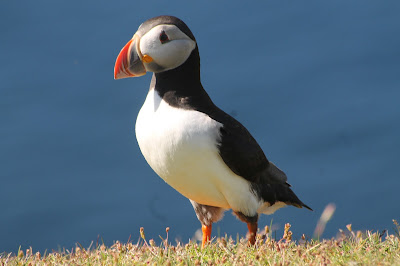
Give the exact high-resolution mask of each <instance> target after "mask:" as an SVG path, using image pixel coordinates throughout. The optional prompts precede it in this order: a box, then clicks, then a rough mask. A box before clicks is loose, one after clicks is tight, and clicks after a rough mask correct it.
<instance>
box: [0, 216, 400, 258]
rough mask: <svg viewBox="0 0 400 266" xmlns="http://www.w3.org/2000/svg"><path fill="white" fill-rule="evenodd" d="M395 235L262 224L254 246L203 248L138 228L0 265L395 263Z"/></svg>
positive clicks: (228, 243) (229, 243)
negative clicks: (312, 234)
mask: <svg viewBox="0 0 400 266" xmlns="http://www.w3.org/2000/svg"><path fill="white" fill-rule="evenodd" d="M394 224H395V226H396V228H397V232H395V234H388V233H387V232H383V233H379V232H376V233H372V232H370V231H367V232H365V233H362V232H360V231H358V232H354V231H353V230H352V228H351V225H348V226H347V231H346V233H345V232H342V231H341V232H340V234H339V236H338V237H337V238H335V239H330V240H322V241H319V240H310V241H308V240H306V238H305V237H304V235H303V237H302V239H300V240H299V241H293V240H292V232H291V231H290V225H289V224H286V225H285V232H284V235H283V238H282V239H280V240H278V241H277V240H274V239H271V233H269V230H268V227H266V230H265V232H266V235H265V234H264V235H258V236H257V242H256V245H255V246H250V247H249V246H248V244H247V241H246V240H245V239H241V240H240V241H239V243H237V242H236V241H234V240H233V239H232V238H226V237H225V238H224V237H221V238H218V239H214V240H213V241H212V243H211V244H209V245H208V246H207V247H206V248H204V249H201V247H200V245H199V244H198V243H189V244H180V243H178V244H177V245H175V246H172V245H170V244H168V228H167V239H166V240H164V241H163V243H162V244H161V245H160V246H157V245H156V244H155V242H154V241H153V240H149V241H147V240H146V238H145V234H144V230H143V229H142V228H141V231H140V234H141V238H142V239H141V240H140V241H139V242H138V243H137V244H132V243H127V244H122V243H120V242H116V243H115V244H114V245H113V246H111V247H105V246H104V245H99V246H97V247H94V248H87V249H85V248H82V247H76V248H75V249H73V250H71V251H69V250H65V251H62V252H52V253H50V254H47V255H41V254H40V253H39V252H37V253H35V254H34V253H33V252H32V249H28V250H26V251H25V252H23V251H22V250H20V251H19V252H18V254H16V255H15V254H14V255H13V254H2V255H1V256H0V264H2V265H21V264H24V265H36V264H37V265H45V264H46V265H49V264H68V265H71V264H72V265H115V264H119V265H132V264H151V265H157V264H166V265H170V264H182V265H187V264H188V265H201V264H226V265H231V264H237V265H264V264H267V265H276V264H279V265H287V264H300V265H304V264H307V265H309V264H313V265H316V264H341V265H343V264H355V263H357V264H367V265H400V236H399V229H400V227H399V224H398V223H397V222H396V221H394Z"/></svg>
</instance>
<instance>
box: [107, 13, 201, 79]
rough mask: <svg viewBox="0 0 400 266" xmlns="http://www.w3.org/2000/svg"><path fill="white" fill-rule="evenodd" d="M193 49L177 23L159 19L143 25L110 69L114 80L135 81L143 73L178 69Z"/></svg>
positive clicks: (188, 33)
mask: <svg viewBox="0 0 400 266" xmlns="http://www.w3.org/2000/svg"><path fill="white" fill-rule="evenodd" d="M195 48H196V40H195V38H194V36H193V34H192V32H191V31H190V29H189V28H188V27H187V26H186V24H185V23H184V22H183V21H181V20H180V19H178V18H176V17H172V16H159V17H155V18H151V19H149V20H146V21H145V22H143V24H142V25H140V26H139V29H138V30H137V32H136V33H135V34H134V35H133V37H132V39H131V40H130V41H129V42H128V43H127V44H126V45H125V46H124V48H122V50H121V52H120V53H119V55H118V57H117V60H116V62H115V67H114V78H115V79H122V78H129V77H139V76H143V75H144V74H146V72H147V71H151V72H155V73H159V72H164V71H167V70H171V69H174V68H177V67H179V66H180V65H182V64H183V63H184V62H185V61H186V60H187V59H188V57H189V56H190V54H191V53H192V51H193V50H194V49H195Z"/></svg>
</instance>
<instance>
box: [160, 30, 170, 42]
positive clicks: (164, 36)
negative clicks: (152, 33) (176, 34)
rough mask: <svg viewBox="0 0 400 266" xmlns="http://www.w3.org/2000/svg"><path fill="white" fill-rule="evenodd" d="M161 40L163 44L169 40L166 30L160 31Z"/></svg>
mask: <svg viewBox="0 0 400 266" xmlns="http://www.w3.org/2000/svg"><path fill="white" fill-rule="evenodd" d="M160 42H161V43H162V44H164V43H166V42H169V38H168V35H167V34H166V33H165V31H162V32H161V33H160Z"/></svg>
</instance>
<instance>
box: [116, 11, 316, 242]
mask: <svg viewBox="0 0 400 266" xmlns="http://www.w3.org/2000/svg"><path fill="white" fill-rule="evenodd" d="M147 72H153V74H152V79H151V82H150V89H149V91H148V93H147V96H146V99H145V101H144V104H143V106H142V107H141V109H140V111H139V114H138V116H137V120H136V125H135V132H136V138H137V141H138V144H139V147H140V150H141V152H142V154H143V156H144V158H145V159H146V161H147V163H148V164H149V165H150V167H151V168H152V169H153V170H154V172H156V173H157V175H159V176H160V177H161V178H162V179H163V180H164V181H165V182H166V183H168V184H169V185H170V186H171V187H173V188H174V189H175V190H176V191H178V192H179V193H181V194H182V195H183V196H185V197H186V198H188V199H189V200H190V202H191V204H192V205H193V208H194V211H195V213H196V216H197V218H198V220H199V221H200V223H201V225H202V233H203V236H202V247H203V248H204V246H205V245H206V244H207V243H208V242H209V241H210V240H211V231H212V224H213V223H215V222H218V221H219V220H221V219H222V217H223V214H224V212H225V211H226V210H229V209H232V211H233V213H234V214H235V215H236V216H237V217H238V219H239V220H241V221H243V222H245V223H246V224H247V228H248V231H249V234H248V242H249V243H250V244H251V245H254V243H255V242H256V233H257V228H258V225H257V222H258V217H259V214H272V213H274V212H275V211H276V210H278V209H279V208H282V207H284V206H287V205H291V206H295V207H297V208H303V207H304V208H307V209H309V210H312V209H311V208H310V207H309V206H307V205H305V204H304V203H303V202H302V201H301V200H300V199H299V198H298V197H297V196H296V194H295V193H294V192H293V191H292V189H291V186H290V185H289V183H288V182H287V176H286V174H285V173H284V172H283V171H282V170H280V169H279V168H278V167H277V166H275V165H274V164H273V163H272V162H270V161H269V160H268V159H267V157H266V156H265V154H264V152H263V150H262V149H261V147H260V146H259V144H258V143H257V141H256V140H255V139H254V138H253V136H252V135H251V134H250V133H249V131H248V130H247V129H246V128H245V127H244V126H243V125H242V124H241V123H240V122H238V121H237V120H236V119H235V118H233V117H232V116H230V115H229V114H227V113H226V112H224V111H222V110H221V109H220V108H218V107H217V106H216V105H215V104H214V102H213V101H212V100H211V98H210V97H209V95H208V94H207V92H206V91H205V90H204V88H203V86H202V84H201V79H200V55H199V48H198V45H197V42H196V39H195V37H194V35H193V33H192V32H191V30H190V29H189V27H188V26H187V25H186V24H185V23H184V22H183V21H182V20H180V19H179V18H177V17H174V16H158V17H154V18H151V19H148V20H146V21H145V22H143V23H142V24H141V25H140V26H139V28H138V30H137V31H136V33H135V34H134V35H133V37H132V39H131V40H129V41H128V43H127V44H126V45H125V46H124V47H123V48H122V49H121V51H120V53H119V55H118V57H117V59H116V62H115V67H114V78H115V79H122V78H129V77H140V76H143V75H145V74H146V73H147Z"/></svg>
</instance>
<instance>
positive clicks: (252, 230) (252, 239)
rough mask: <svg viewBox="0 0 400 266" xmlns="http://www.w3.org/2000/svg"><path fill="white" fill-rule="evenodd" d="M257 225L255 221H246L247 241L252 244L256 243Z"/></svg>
mask: <svg viewBox="0 0 400 266" xmlns="http://www.w3.org/2000/svg"><path fill="white" fill-rule="evenodd" d="M257 227H258V226H257V222H255V223H247V228H248V229H249V243H250V244H252V245H254V244H255V243H256V235H257Z"/></svg>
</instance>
